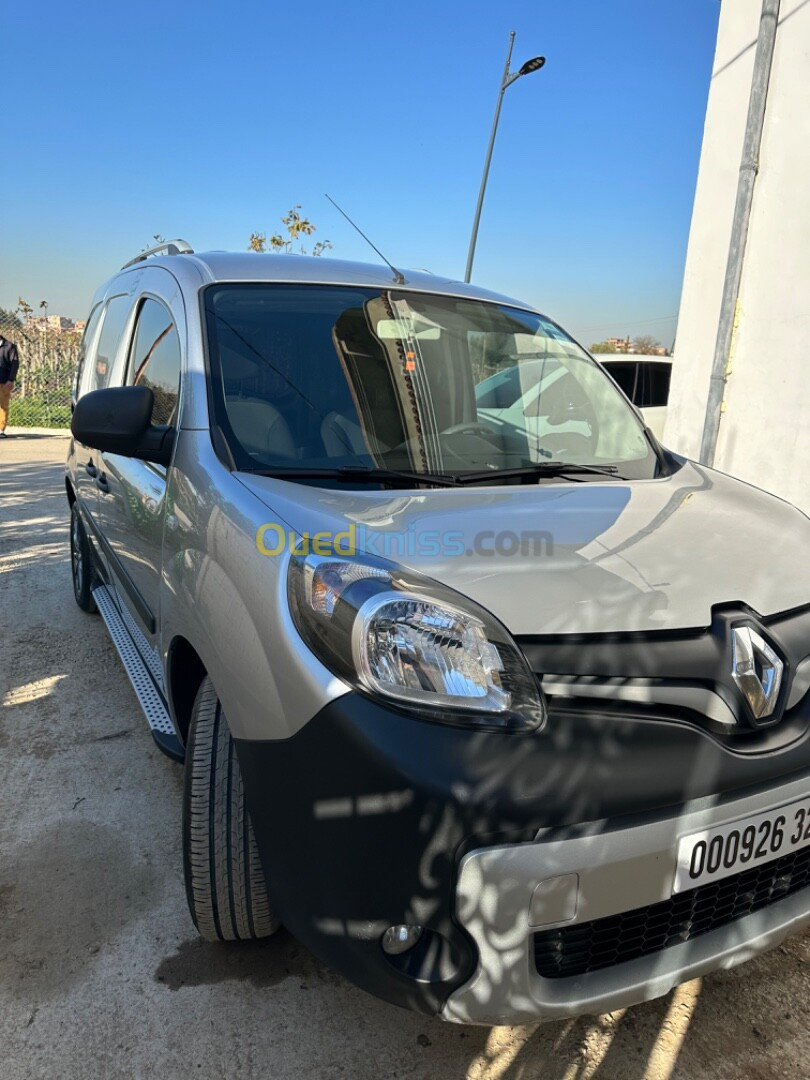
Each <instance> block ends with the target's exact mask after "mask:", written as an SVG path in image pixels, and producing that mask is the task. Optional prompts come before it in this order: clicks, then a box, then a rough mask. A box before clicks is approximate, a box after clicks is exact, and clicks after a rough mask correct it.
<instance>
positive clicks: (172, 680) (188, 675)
mask: <svg viewBox="0 0 810 1080" xmlns="http://www.w3.org/2000/svg"><path fill="white" fill-rule="evenodd" d="M207 674H208V668H207V667H206V665H205V663H204V661H203V659H202V657H201V656H200V654H199V653H198V652H197V650H196V649H195V648H194V646H193V645H192V644H191V642H190V641H189V640H188V639H187V638H185V637H182V636H181V635H179V634H178V635H177V636H176V637H174V638H173V639H172V641H171V644H170V645H169V648H168V651H167V654H166V680H167V696H168V699H169V705H170V707H171V711H172V716H173V717H174V721H175V724H176V726H177V732H178V735H179V736H180V739H181V740H182V742H183V744H184V745H185V743H186V741H187V739H188V729H189V725H190V723H191V713H192V710H193V709H194V701H195V698H196V697H197V691H198V690H199V689H200V684H201V683H202V681H203V679H204V678H205V676H206V675H207Z"/></svg>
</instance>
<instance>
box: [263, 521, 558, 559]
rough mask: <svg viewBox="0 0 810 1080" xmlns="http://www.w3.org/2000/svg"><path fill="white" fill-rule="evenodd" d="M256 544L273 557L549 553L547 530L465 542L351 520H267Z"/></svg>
mask: <svg viewBox="0 0 810 1080" xmlns="http://www.w3.org/2000/svg"><path fill="white" fill-rule="evenodd" d="M256 547H257V548H258V550H259V552H260V553H261V554H262V555H267V556H269V557H271V558H272V557H273V556H276V555H281V554H283V553H284V552H285V551H289V552H295V551H298V552H303V553H304V554H309V553H310V552H311V553H312V554H313V555H326V556H328V555H344V556H345V555H357V554H363V553H365V554H369V555H381V556H383V557H385V558H396V557H397V556H399V557H402V556H427V557H433V556H436V557H443V556H456V555H478V556H480V557H483V558H487V557H490V558H495V557H497V558H510V557H511V556H513V555H521V556H530V557H531V556H547V555H553V554H554V541H553V538H552V535H551V533H550V532H546V531H545V530H542V529H521V531H520V532H515V531H514V530H512V529H501V530H495V529H482V530H481V531H480V532H476V533H473V535H472V536H470V537H469V538H468V539H466V540H465V534H464V533H462V532H459V531H458V530H453V529H447V530H438V529H419V528H417V527H416V526H411V527H410V528H408V529H405V530H393V529H391V530H388V529H369V528H367V526H365V525H364V524H362V523H360V524H352V525H350V526H349V527H348V528H347V529H344V530H343V531H342V532H317V533H303V534H299V533H297V532H295V531H294V530H289V529H287V528H285V527H284V526H283V525H281V524H279V523H278V522H274V521H269V522H267V523H266V524H264V525H262V526H261V527H260V528H259V529H258V531H257V533H256Z"/></svg>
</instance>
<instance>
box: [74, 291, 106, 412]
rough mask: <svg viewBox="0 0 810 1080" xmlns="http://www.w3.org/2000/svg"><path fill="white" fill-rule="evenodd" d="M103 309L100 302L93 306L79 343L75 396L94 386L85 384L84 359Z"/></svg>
mask: <svg viewBox="0 0 810 1080" xmlns="http://www.w3.org/2000/svg"><path fill="white" fill-rule="evenodd" d="M101 311H102V306H101V304H98V305H96V307H94V308H93V310H92V311H91V312H90V318H89V319H88V320H87V325H86V326H85V328H84V333H83V334H82V341H81V344H80V345H79V361H78V364H77V367H76V385H75V387H74V397H78V396H79V393H80V392H82V393H83V392H84V391H85V390H87V389H92V387H87V386H85V385H84V383H85V381H86V380H85V379H84V378H83V376H84V375H85V370H84V361H85V358H86V356H87V350H88V348H89V346H90V344H91V343H92V341H93V338H94V337H95V335H96V328H97V327H98V323H99V319H100V318H101Z"/></svg>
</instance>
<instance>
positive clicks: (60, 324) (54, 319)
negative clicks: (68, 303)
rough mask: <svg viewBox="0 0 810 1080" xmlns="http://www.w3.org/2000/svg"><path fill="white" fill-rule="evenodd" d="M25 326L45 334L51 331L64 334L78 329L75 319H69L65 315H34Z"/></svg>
mask: <svg viewBox="0 0 810 1080" xmlns="http://www.w3.org/2000/svg"><path fill="white" fill-rule="evenodd" d="M25 325H26V328H28V329H31V330H41V331H42V332H43V333H44V332H45V331H46V330H50V331H51V333H54V334H64V333H66V332H68V331H71V330H75V329H76V324H75V323H74V322H73V319H68V318H66V317H65V316H64V315H33V316H31V317H30V318H29V319H28V320H27V322H26V324H25Z"/></svg>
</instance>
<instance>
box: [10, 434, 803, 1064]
mask: <svg viewBox="0 0 810 1080" xmlns="http://www.w3.org/2000/svg"><path fill="white" fill-rule="evenodd" d="M66 445H67V444H66V442H65V440H64V438H53V437H50V438H48V437H44V436H42V435H38V436H35V435H28V436H26V437H20V438H14V439H9V440H7V441H3V442H0V762H2V773H1V774H0V776H1V777H2V779H1V780H0V1078H2V1080H6V1078H8V1080H24V1078H28V1077H37V1078H40V1077H48V1078H51V1077H52V1078H55V1080H56V1078H58V1080H72V1078H74V1077H75V1078H78V1080H91V1078H94V1077H109V1078H112V1077H150V1078H152V1077H159V1078H161V1080H165V1078H174V1077H181V1076H182V1077H192V1076H193V1077H200V1078H208V1077H211V1078H217V1080H221V1078H223V1077H224V1078H227V1080H238V1078H243V1077H270V1078H273V1080H281V1078H288V1077H289V1078H293V1077H294V1078H296V1080H299V1078H305V1077H316V1078H330V1080H331V1078H350V1080H388V1078H393V1077H418V1078H423V1077H424V1078H429V1080H443V1078H448V1080H449V1078H453V1080H461V1078H469V1080H494V1078H500V1077H503V1078H508V1080H593V1078H598V1080H636V1078H642V1077H644V1078H649V1080H664V1078H676V1080H732V1078H734V1080H742V1078H752V1080H771V1078H773V1080H776V1078H777V1077H779V1078H782V1077H788V1078H791V1080H792V1078H797V1080H798V1078H806V1077H808V1076H810V1031H808V1023H807V1021H808V1017H809V1016H810V1008H809V1007H808V1001H809V1000H810V981H809V980H808V967H807V960H808V956H809V955H810V953H808V942H810V937H803V938H794V939H793V940H791V941H790V942H788V944H787V945H786V946H785V947H783V948H781V949H778V950H777V951H775V952H773V953H771V954H769V955H768V956H765V957H763V958H761V959H759V960H756V961H754V962H752V963H750V964H748V965H745V966H743V967H742V968H738V969H736V970H735V971H733V972H730V973H727V974H718V975H715V976H712V977H710V978H707V979H705V980H703V982H702V983H701V982H694V983H690V984H689V985H688V986H685V987H682V988H680V989H679V990H678V991H676V992H675V993H674V994H672V995H670V996H669V997H667V998H664V999H662V1000H660V1001H657V1002H653V1003H651V1004H649V1005H646V1006H642V1007H639V1008H636V1009H631V1010H627V1011H626V1012H623V1013H614V1014H612V1015H611V1016H603V1017H600V1018H593V1019H585V1020H579V1021H576V1022H571V1023H560V1024H552V1025H547V1026H543V1027H537V1026H533V1027H519V1028H506V1027H502V1028H493V1029H484V1028H460V1027H456V1026H455V1025H446V1024H442V1023H440V1022H439V1021H432V1020H427V1019H423V1018H421V1017H418V1016H415V1015H411V1014H409V1013H406V1012H403V1011H401V1010H399V1009H396V1008H393V1007H392V1006H389V1005H385V1004H383V1003H382V1002H379V1001H376V1000H375V999H373V998H371V997H369V996H367V995H366V994H364V993H363V992H362V991H360V990H356V989H355V988H354V987H352V986H349V985H348V984H347V983H346V982H344V981H343V979H341V978H339V977H338V976H337V975H335V974H333V973H332V972H331V971H329V970H328V969H327V968H325V967H324V966H323V965H322V964H320V963H319V962H318V961H317V960H315V959H314V958H313V957H312V956H311V955H310V954H309V953H308V952H307V951H306V949H304V948H302V947H301V946H300V945H298V944H297V943H296V942H295V941H294V940H293V939H292V938H291V937H289V935H286V934H285V933H283V932H282V933H281V934H280V935H279V936H278V937H277V938H273V939H272V940H270V941H269V942H267V943H264V944H260V945H258V946H242V947H236V948H233V947H230V946H217V945H210V944H203V943H201V942H200V941H199V940H198V939H197V937H196V936H195V931H194V927H193V925H192V923H191V920H190V918H189V916H188V912H187V909H186V902H185V896H184V892H183V882H182V874H181V864H180V836H179V818H180V777H181V771H180V767H179V766H177V765H175V764H173V763H172V762H171V761H169V760H167V759H166V758H165V757H163V756H162V755H161V754H160V753H159V752H158V751H157V750H156V749H155V747H154V745H153V743H152V740H151V738H150V736H149V734H148V730H147V727H146V723H145V721H144V720H143V718H142V716H141V714H140V711H139V707H138V705H137V702H136V700H135V697H134V694H133V693H132V691H131V690H130V687H129V684H128V682H127V680H126V677H125V675H124V672H123V669H122V668H121V666H120V664H119V662H118V659H117V656H116V654H115V651H114V649H113V647H112V645H111V644H110V642H109V641H108V640H107V637H106V635H105V632H104V629H103V627H102V624H101V622H100V620H99V619H98V617H97V616H95V617H93V616H87V615H84V614H83V613H82V612H80V611H79V609H78V608H77V607H76V606H75V604H74V602H73V596H72V593H71V586H70V576H69V567H68V558H67V550H68V549H67V544H68V533H67V527H66V522H67V514H66V502H65V498H64V489H63V481H62V471H61V464H62V461H63V459H64V455H65V450H66Z"/></svg>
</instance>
